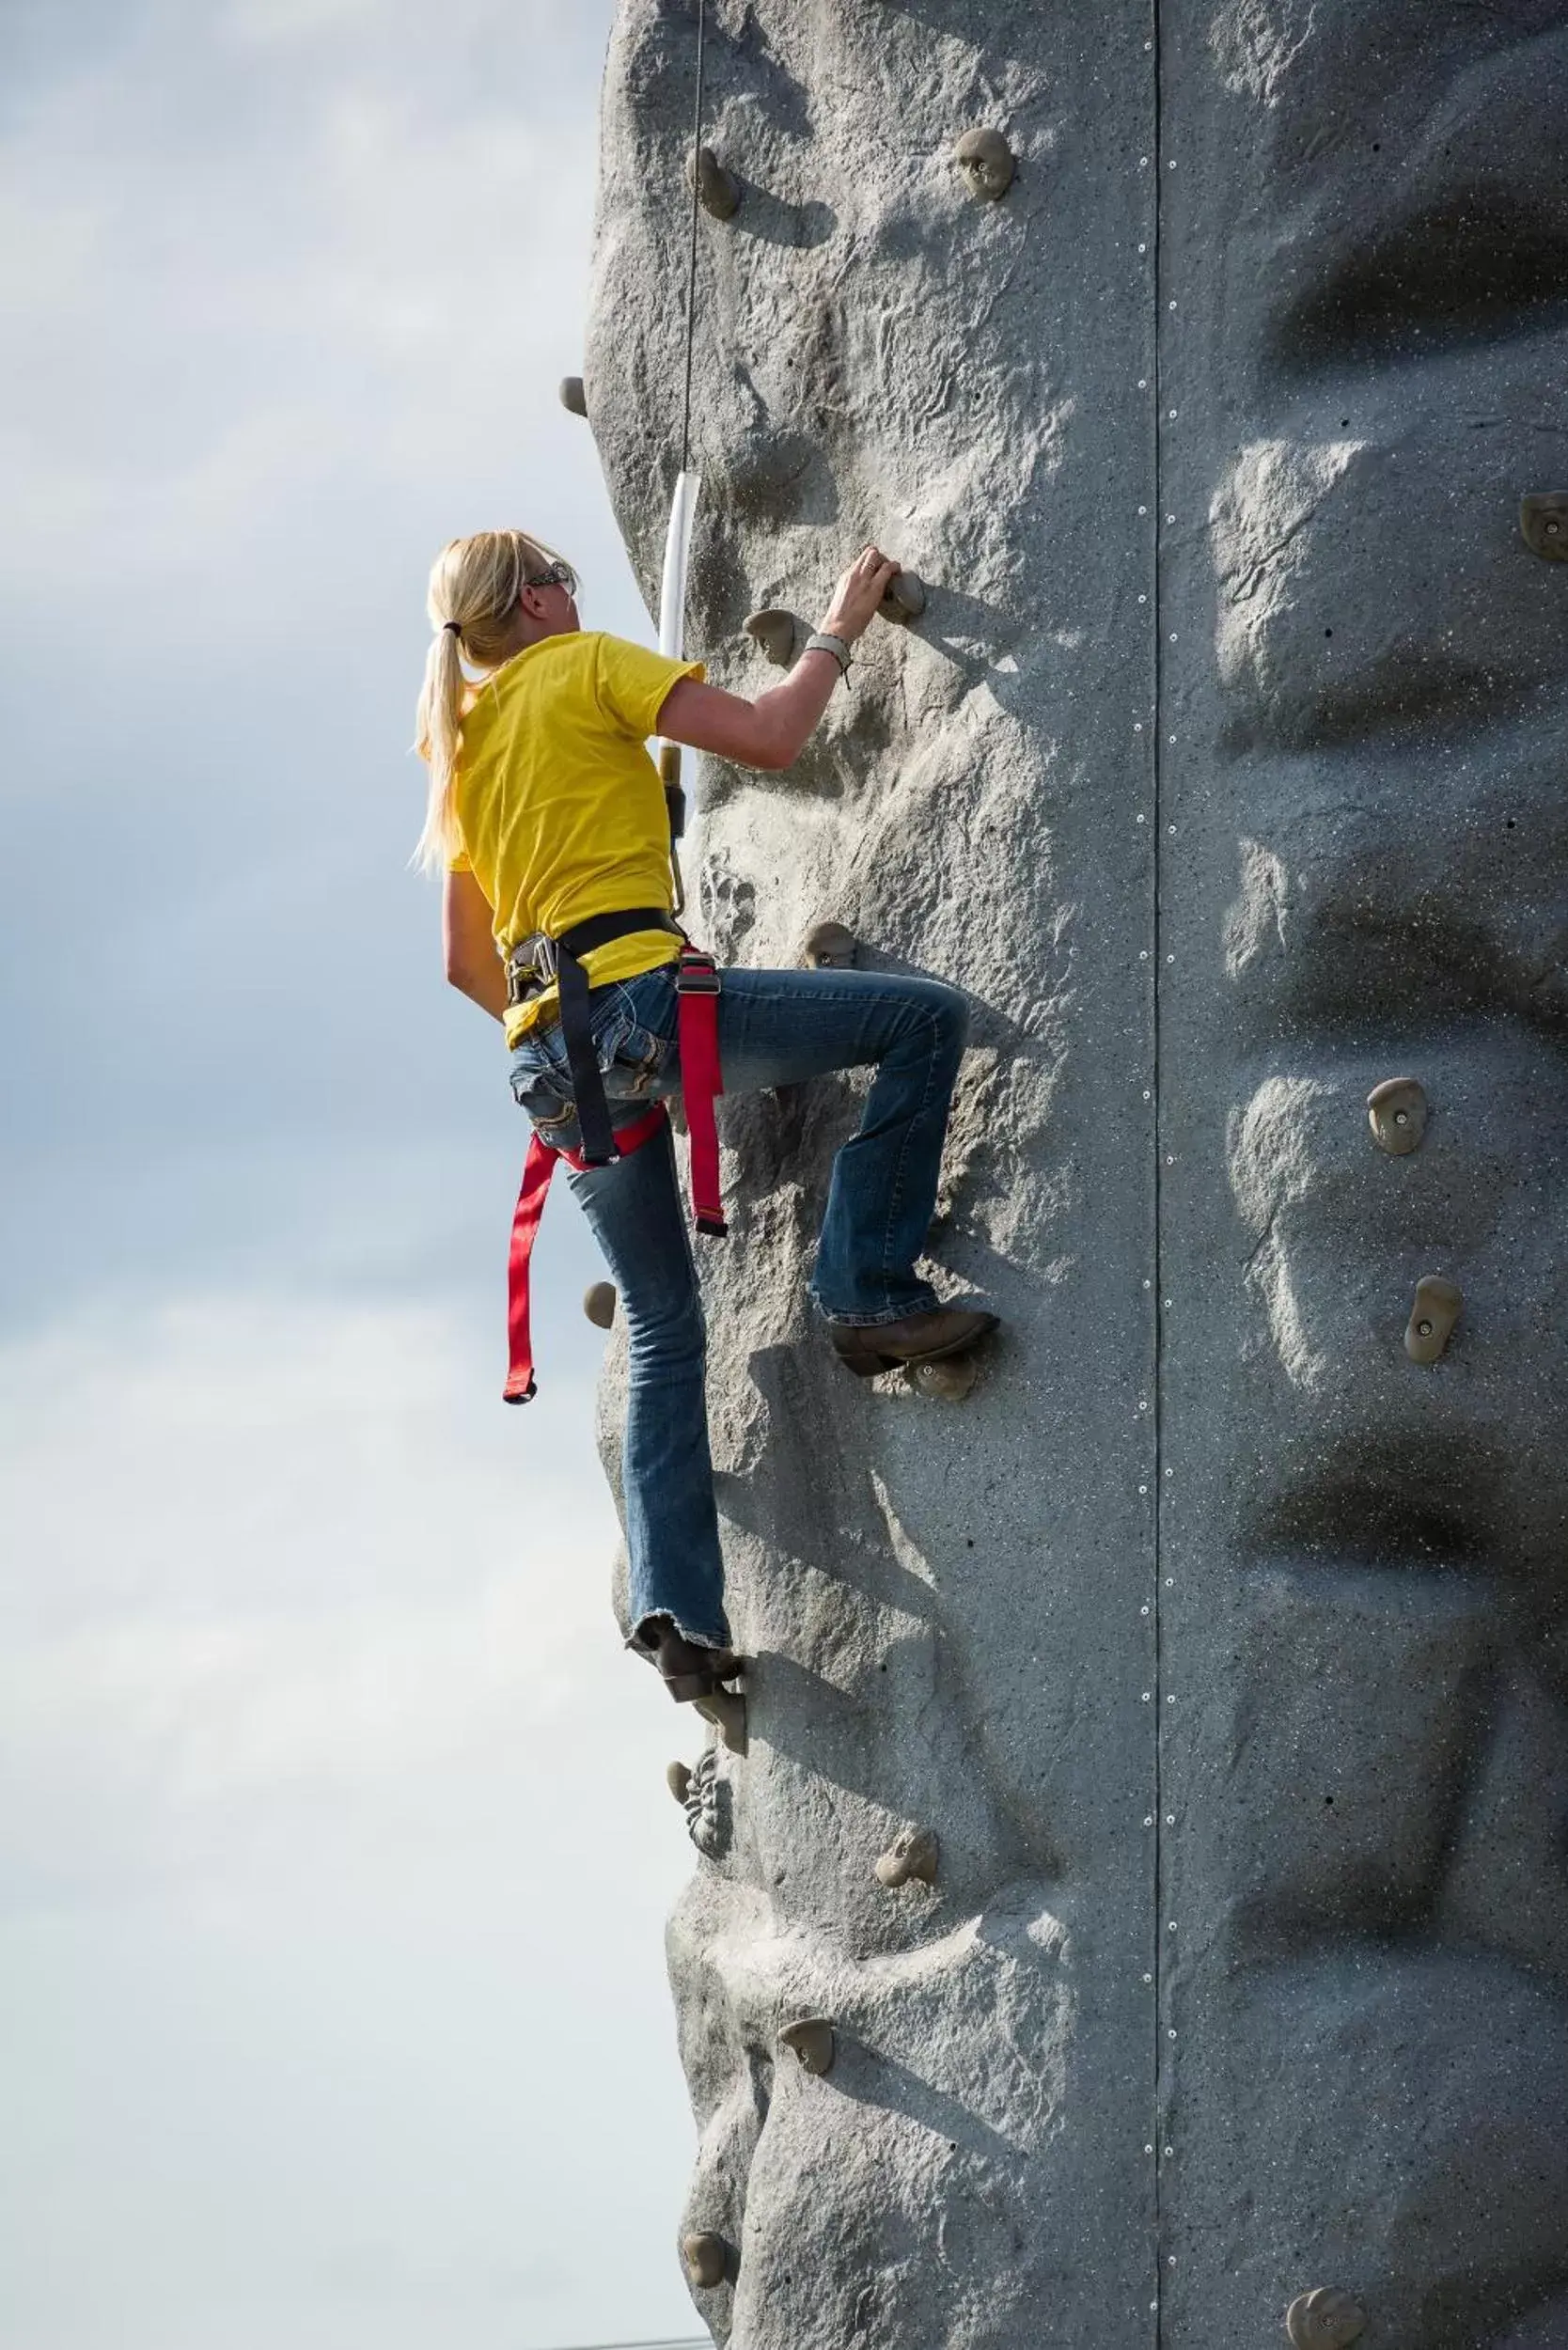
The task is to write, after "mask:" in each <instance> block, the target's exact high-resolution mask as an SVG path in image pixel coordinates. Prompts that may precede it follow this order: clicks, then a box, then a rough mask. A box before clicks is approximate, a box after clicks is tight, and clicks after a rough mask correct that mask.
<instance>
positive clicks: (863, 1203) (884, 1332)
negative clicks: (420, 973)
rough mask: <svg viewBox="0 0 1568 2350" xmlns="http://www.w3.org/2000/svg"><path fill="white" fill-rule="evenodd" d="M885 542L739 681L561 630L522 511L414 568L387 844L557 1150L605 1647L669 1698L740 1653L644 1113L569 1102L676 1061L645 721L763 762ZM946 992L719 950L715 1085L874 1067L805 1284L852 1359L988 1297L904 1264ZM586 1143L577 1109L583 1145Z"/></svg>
mask: <svg viewBox="0 0 1568 2350" xmlns="http://www.w3.org/2000/svg"><path fill="white" fill-rule="evenodd" d="M896 569H897V567H896V565H894V564H893V563H891V562H889V561H888V559H887V558H886V556H884V555H882V554H880V553H879V552H878V551H877V549H876V548H875V547H868V548H867V549H866V551H865V553H864V554H863V555H861V556H860V557H859V558H858V560H857V561H855V563H853V564H852V565H851V566H850V569H849V570H848V571H847V572H845V573H844V575H843V577H842V579H841V580H840V581H839V586H838V588H837V590H836V591H835V594H834V597H833V601H832V603H831V605H830V607H829V610H828V614H827V617H826V619H824V621H823V626H822V630H821V631H820V632H819V634H818V635H816V636H815V637H813V638H812V640H811V642H810V644H809V646H808V649H807V650H806V651H805V652H804V653H803V654H802V655H801V657H800V659H799V660H798V661H797V662H796V664H795V666H794V667H793V669H792V672H791V674H790V675H789V677H788V678H786V679H785V680H784V681H783V682H782V683H780V684H777V685H775V686H773V687H771V688H770V689H769V690H768V691H767V692H766V693H763V694H760V695H759V697H758V698H757V699H756V701H755V702H751V701H746V700H745V699H743V698H741V697H738V696H736V695H733V694H727V693H722V692H720V691H719V690H718V689H717V688H716V687H714V686H711V685H708V684H705V683H704V682H703V668H702V664H701V663H700V662H696V661H670V660H666V659H665V658H664V657H663V656H661V655H660V654H657V653H652V652H648V651H646V650H644V649H643V648H642V647H641V646H640V645H634V644H628V643H626V642H624V641H623V640H622V639H620V638H619V637H614V636H606V635H596V634H591V633H585V632H584V631H583V629H582V628H581V626H580V624H579V621H578V618H577V605H576V590H577V582H576V578H575V575H574V573H573V572H572V567H571V565H570V564H569V563H566V562H563V561H562V560H561V559H560V557H559V556H557V555H556V554H555V553H554V552H553V550H552V549H550V548H549V547H547V546H545V545H544V544H543V543H542V542H541V540H537V539H531V538H529V537H528V536H527V535H526V534H525V533H524V532H523V531H520V530H495V531H480V532H478V533H476V535H475V536H474V537H472V538H469V539H456V540H453V541H452V542H451V544H450V545H449V546H447V547H446V548H444V549H443V550H442V553H441V555H440V556H438V558H437V560H436V563H435V565H434V568H433V570H432V571H431V582H430V594H429V599H428V610H429V613H430V619H431V627H432V628H433V630H434V632H435V635H434V641H433V642H432V644H431V650H430V656H429V659H428V661H427V664H426V669H425V684H424V691H423V693H422V695H421V697H420V701H419V714H418V747H419V750H420V753H421V755H422V756H423V757H424V758H425V760H427V761H428V763H429V766H430V804H429V808H428V812H427V815H426V820H425V828H424V832H423V834H422V836H421V838H420V841H419V848H418V853H417V854H418V857H419V861H420V862H421V863H422V864H424V865H425V866H427V867H428V868H431V869H436V868H439V869H442V870H444V871H445V875H446V894H445V908H444V928H445V937H446V953H447V979H449V980H450V982H451V983H452V985H453V986H454V987H458V988H461V989H462V990H463V994H464V995H469V996H472V998H473V999H474V1001H475V1002H476V1003H477V1004H479V1005H481V1006H482V1007H483V1009H484V1010H485V1011H488V1012H490V1013H491V1014H492V1015H493V1016H494V1018H495V1019H497V1020H499V1021H501V1022H502V1023H503V1025H504V1026H505V1030H506V1039H507V1043H508V1046H509V1048H510V1053H511V1083H512V1090H513V1092H514V1093H515V1095H516V1097H517V1100H518V1101H519V1103H520V1104H521V1105H522V1106H523V1108H524V1109H525V1111H526V1112H527V1114H528V1116H529V1118H530V1119H531V1120H532V1121H533V1124H534V1129H535V1132H536V1134H537V1135H538V1136H541V1138H542V1140H543V1141H544V1142H546V1143H547V1144H549V1145H550V1146H551V1147H552V1149H554V1150H557V1151H562V1152H572V1154H573V1158H572V1161H570V1162H569V1164H570V1165H572V1190H573V1192H574V1193H575V1195H576V1197H577V1199H579V1200H580V1201H581V1202H582V1205H583V1208H584V1210H585V1212H586V1214H587V1215H588V1223H589V1225H590V1226H591V1228H592V1230H593V1233H594V1237H595V1239H596V1240H597V1241H598V1243H599V1246H600V1247H601V1249H602V1250H603V1252H604V1259H605V1261H606V1263H607V1264H608V1266H609V1270H610V1272H611V1274H612V1276H613V1277H614V1279H615V1283H616V1287H617V1289H618V1290H619V1299H620V1309H621V1311H622V1313H623V1314H624V1316H625V1321H626V1335H627V1361H628V1376H629V1392H628V1397H627V1409H626V1434H625V1512H626V1542H627V1548H628V1551H629V1554H630V1559H631V1622H632V1627H633V1629H632V1634H631V1641H630V1645H631V1646H632V1647H633V1648H635V1650H637V1651H638V1653H640V1654H642V1655H644V1656H647V1657H649V1658H651V1661H652V1662H653V1664H654V1665H655V1666H656V1667H657V1669H658V1671H659V1673H660V1674H661V1676H662V1677H663V1679H664V1682H665V1684H666V1687H667V1688H668V1690H669V1692H670V1694H671V1696H672V1697H674V1698H676V1699H677V1700H713V1697H714V1695H715V1693H716V1692H718V1691H719V1690H720V1688H721V1684H723V1683H725V1682H727V1681H731V1680H734V1679H735V1678H736V1677H737V1676H738V1674H739V1672H740V1670H741V1666H740V1661H739V1659H738V1658H737V1657H736V1656H735V1655H734V1654H733V1653H732V1652H731V1649H730V1645H729V1643H730V1634H729V1624H728V1622H727V1620H726V1616H725V1607H724V1568H723V1561H722V1559H721V1556H720V1551H719V1538H718V1520H717V1513H716V1511H715V1509H714V1504H713V1477H712V1470H711V1466H710V1462H709V1452H708V1424H707V1410H706V1402H705V1396H704V1387H703V1371H704V1332H703V1321H702V1312H701V1307H700V1304H699V1300H698V1283H697V1275H696V1269H695V1266H694V1264H693V1261H692V1252H691V1246H690V1244H689V1242H688V1239H687V1235H686V1225H685V1218H684V1214H683V1212H682V1205H681V1199H680V1195H679V1192H678V1189H677V1184H676V1176H675V1154H674V1149H673V1146H672V1143H671V1140H670V1134H669V1128H668V1124H667V1121H666V1120H662V1119H655V1120H652V1121H651V1123H652V1125H653V1129H654V1130H653V1131H652V1132H651V1135H649V1136H648V1138H647V1139H646V1140H640V1139H639V1142H638V1147H636V1148H634V1149H629V1150H628V1151H627V1152H626V1154H625V1155H623V1156H614V1157H608V1156H607V1155H606V1163H604V1164H600V1165H587V1164H581V1165H580V1164H577V1163H576V1162H577V1161H579V1160H583V1159H591V1158H593V1157H594V1156H595V1155H596V1154H595V1152H593V1151H592V1150H591V1149H590V1148H589V1147H588V1142H587V1139H586V1137H585V1135H584V1127H585V1125H587V1124H588V1123H589V1122H590V1120H589V1115H588V1105H589V1104H590V1102H592V1103H593V1104H594V1105H596V1107H597V1109H598V1112H599V1115H600V1117H601V1118H602V1117H603V1114H604V1109H605V1108H607V1110H608V1122H609V1125H610V1126H611V1127H612V1128H614V1129H617V1130H619V1132H620V1133H622V1134H623V1135H625V1136H628V1138H629V1139H630V1138H631V1136H632V1134H633V1130H634V1128H635V1129H636V1130H637V1133H638V1136H639V1137H640V1136H641V1135H642V1134H643V1133H645V1132H646V1130H647V1129H648V1127H649V1124H650V1120H649V1110H650V1105H651V1103H653V1102H654V1101H656V1100H657V1099H658V1098H659V1097H660V1096H662V1095H664V1094H667V1093H669V1092H672V1091H674V1090H675V1089H677V1088H678V1087H679V1085H680V1082H681V1067H680V1053H679V1045H678V1023H677V991H676V977H677V972H676V965H677V964H678V960H679V957H680V953H681V949H682V937H681V934H680V932H678V931H677V930H676V928H675V925H674V921H673V917H672V916H671V913H670V906H671V903H672V890H671V876H670V842H669V832H668V819H667V814H666V803H665V795H664V791H663V789H662V787H661V783H660V778H659V775H658V771H657V769H656V768H655V767H654V765H653V762H652V760H651V759H650V758H649V755H648V752H647V749H646V747H645V745H646V743H647V741H648V738H649V737H650V736H651V735H653V734H655V733H656V734H659V735H661V736H663V737H664V738H665V739H666V741H670V742H676V743H684V744H689V745H691V747H692V748H693V749H696V750H700V751H710V752H712V753H713V754H714V756H716V757H717V758H720V759H725V760H733V761H734V762H735V763H736V764H737V765H739V766H745V767H757V768H761V769H763V770H765V771H767V772H770V773H773V772H776V771H778V770H779V769H782V768H785V767H788V766H789V765H790V764H791V762H792V760H794V759H795V758H796V757H797V756H798V754H799V752H800V751H801V749H802V747H803V746H804V744H806V742H807V740H808V737H809V736H810V734H811V733H812V731H813V729H815V727H816V726H817V724H818V722H819V720H820V719H821V717H822V715H823V711H824V710H825V709H826V707H827V704H828V700H829V697H831V695H832V692H833V688H834V686H835V685H836V684H837V683H838V682H839V677H840V675H842V674H843V672H844V671H845V670H847V668H848V666H849V657H850V656H849V649H850V647H851V646H852V645H854V644H855V641H856V639H857V638H858V637H859V636H860V635H861V634H862V633H863V631H864V630H865V629H866V627H867V626H868V624H869V623H870V619H871V617H872V615H873V614H874V613H875V611H876V609H877V606H878V604H879V603H881V601H882V598H883V595H884V593H885V591H886V587H887V585H888V582H889V581H890V579H891V578H892V577H893V575H894V572H895V571H896ZM465 665H466V670H465ZM468 672H471V673H472V676H473V680H474V681H475V682H471V681H470V676H469V674H468ZM617 917H622V918H619V919H617ZM625 917H634V918H632V919H630V920H628V919H627V918H625ZM563 940H564V942H565V947H564V950H563V951H561V952H559V953H557V946H558V945H559V943H560V942H562V941H563ZM579 957H580V964H579V962H578V960H577V959H578V958H579ZM557 969H558V970H559V971H560V972H562V973H563V974H564V973H566V972H568V971H570V972H571V973H572V985H573V987H575V988H576V989H577V990H579V991H581V990H582V988H583V979H584V978H585V977H586V981H587V991H586V995H584V996H582V997H581V1000H583V1001H585V1002H586V1018H585V1019H584V1020H583V1022H582V1034H581V1036H580V1037H579V1038H577V1039H576V1040H575V1041H574V1039H573V1037H572V1036H569V1035H568V1034H567V1033H565V1030H567V1029H571V1028H573V1026H574V1017H573V1015H572V1008H571V1005H570V1004H569V1006H568V1017H567V1019H566V1020H565V1022H564V1023H563V1019H562V1016H561V1000H560V988H559V986H557V983H556V981H557ZM579 973H580V974H581V975H582V976H578V974H579ZM967 1019H968V1009H967V1005H966V1003H965V1001H964V997H963V996H962V995H960V994H959V993H958V992H957V990H956V989H954V988H950V987H946V986H943V985H942V984H940V983H939V982H938V981H936V980H933V979H906V978H902V977H895V976H893V975H891V974H886V973H882V972H857V971H743V970H731V971H726V972H725V973H724V974H723V978H722V982H721V986H720V993H719V995H718V1000H717V1030H718V1047H719V1059H720V1066H721V1068H722V1072H723V1086H724V1090H725V1092H726V1093H741V1092H745V1090H747V1089H751V1088H755V1087H765V1086H782V1085H795V1084H799V1083H800V1082H801V1081H802V1080H804V1079H806V1078H808V1077H819V1076H823V1075H825V1074H826V1073H828V1072H829V1071H832V1070H839V1069H852V1068H862V1067H872V1068H874V1069H875V1072H876V1074H875V1077H874V1079H873V1081H872V1083H871V1087H870V1092H869V1094H868V1097H867V1101H866V1106H865V1111H864V1114H863V1116H862V1118H861V1120H860V1127H859V1131H858V1133H857V1134H856V1135H855V1136H854V1137H853V1138H852V1139H851V1140H850V1141H848V1142H846V1143H845V1144H844V1146H843V1148H842V1149H841V1150H840V1151H839V1154H838V1157H837V1159H836V1161H835V1163H834V1168H833V1179H832V1183H831V1187H830V1189H829V1193H828V1200H827V1210H826V1214H825V1215H824V1217H823V1227H822V1232H821V1236H820V1240H819V1244H818V1251H817V1261H816V1268H815V1272H814V1275H813V1278H812V1283H811V1292H812V1295H813V1298H814V1299H815V1302H816V1304H817V1306H818V1307H819V1308H820V1309H821V1311H822V1312H823V1315H824V1317H825V1318H826V1321H827V1325H828V1335H829V1337H830V1338H831V1340H832V1342H833V1345H834V1347H835V1348H836V1350H837V1352H838V1354H839V1357H840V1359H841V1360H842V1361H843V1362H845V1363H846V1364H847V1365H848V1366H849V1368H850V1369H851V1370H852V1371H856V1372H858V1373H860V1374H861V1375H863V1376H870V1375H872V1374H873V1373H875V1372H876V1371H881V1370H884V1369H890V1368H892V1367H894V1366H895V1365H898V1364H909V1363H918V1362H929V1361H932V1360H934V1359H936V1358H937V1357H939V1356H942V1355H956V1354H961V1353H963V1352H964V1351H965V1350H967V1349H968V1348H969V1347H971V1346H973V1345H974V1343H975V1342H976V1340H978V1339H980V1337H982V1336H983V1335H984V1333H985V1332H986V1331H987V1330H989V1329H991V1328H992V1327H994V1325H995V1319H996V1318H995V1316H994V1315H991V1314H987V1313H980V1312H977V1311H974V1310H972V1309H970V1308H954V1307H945V1306H939V1305H938V1304H937V1302H936V1299H935V1296H934V1293H933V1291H932V1290H931V1288H930V1287H929V1285H928V1284H927V1283H926V1282H924V1281H922V1280H920V1279H919V1278H918V1277H917V1275H916V1272H915V1269H914V1267H915V1260H916V1258H917V1256H918V1255H919V1253H920V1250H921V1248H922V1247H923V1246H924V1242H925V1237H926V1230H927V1227H928V1225H929V1224H930V1221H931V1215H932V1210H933V1205H934V1202H935V1198H936V1183H937V1175H938V1170H939V1167H940V1162H941V1155H942V1143H943V1138H944V1136H945V1134H946V1131H947V1122H948V1110H949V1101H950V1098H951V1093H952V1086H953V1079H954V1077H955V1075H956V1073H957V1070H958V1064H959V1058H960V1056H961V1054H962V1052H963V1049H964V1031H965V1027H966V1026H967ZM588 1040H591V1049H589V1042H588ZM585 1054H586V1055H587V1059H586V1061H585V1058H584V1057H585ZM694 1082H695V1080H694ZM579 1100H581V1101H582V1103H583V1105H584V1115H583V1119H582V1120H581V1121H580V1120H579ZM613 1148H614V1146H613V1144H611V1143H610V1141H609V1138H608V1136H605V1153H606V1154H607V1152H608V1151H609V1150H612V1149H613Z"/></svg>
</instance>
